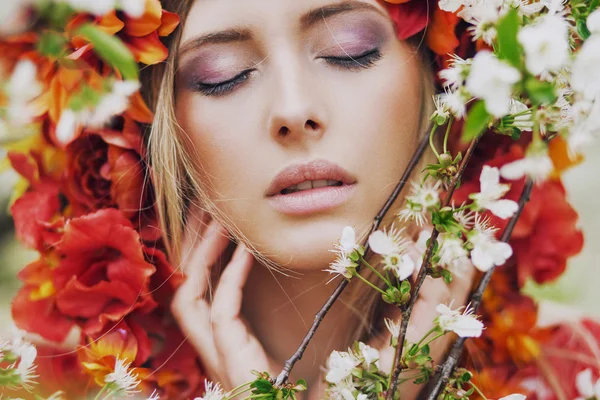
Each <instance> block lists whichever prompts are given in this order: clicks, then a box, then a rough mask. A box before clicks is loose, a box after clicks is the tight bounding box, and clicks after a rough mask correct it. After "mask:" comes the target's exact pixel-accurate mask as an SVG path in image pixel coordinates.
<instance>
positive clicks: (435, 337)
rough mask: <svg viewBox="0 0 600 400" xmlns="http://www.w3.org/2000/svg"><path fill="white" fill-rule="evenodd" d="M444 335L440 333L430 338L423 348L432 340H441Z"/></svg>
mask: <svg viewBox="0 0 600 400" xmlns="http://www.w3.org/2000/svg"><path fill="white" fill-rule="evenodd" d="M445 334H446V332H442V333H440V334H438V335H437V336H434V337H433V338H431V339H430V340H428V341H427V342H425V343H424V344H423V347H425V346H427V345H428V344H429V343H431V342H433V341H434V340H437V339H439V338H441V337H442V336H444V335H445Z"/></svg>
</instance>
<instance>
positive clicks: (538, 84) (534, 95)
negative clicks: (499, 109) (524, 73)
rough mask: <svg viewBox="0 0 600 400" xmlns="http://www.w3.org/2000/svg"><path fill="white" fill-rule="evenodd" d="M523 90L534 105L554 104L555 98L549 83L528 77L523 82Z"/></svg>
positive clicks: (551, 85) (552, 87) (552, 86)
mask: <svg viewBox="0 0 600 400" xmlns="http://www.w3.org/2000/svg"><path fill="white" fill-rule="evenodd" d="M525 90H526V91H527V94H528V95H529V98H530V99H531V102H532V103H533V104H534V105H542V104H546V105H547V104H554V102H556V99H557V96H556V92H555V90H554V85H553V84H552V83H550V82H544V81H540V80H539V79H537V78H535V77H533V76H530V77H529V78H527V80H526V81H525Z"/></svg>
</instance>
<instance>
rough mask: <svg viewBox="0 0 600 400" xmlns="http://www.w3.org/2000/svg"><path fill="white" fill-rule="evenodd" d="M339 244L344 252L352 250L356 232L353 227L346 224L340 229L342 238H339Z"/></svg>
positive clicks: (354, 245) (354, 244)
mask: <svg viewBox="0 0 600 400" xmlns="http://www.w3.org/2000/svg"><path fill="white" fill-rule="evenodd" d="M340 246H342V250H344V251H345V252H346V253H350V252H352V251H353V250H354V249H355V247H356V233H355V232H354V228H352V227H351V226H346V227H344V229H343V230H342V238H341V239H340Z"/></svg>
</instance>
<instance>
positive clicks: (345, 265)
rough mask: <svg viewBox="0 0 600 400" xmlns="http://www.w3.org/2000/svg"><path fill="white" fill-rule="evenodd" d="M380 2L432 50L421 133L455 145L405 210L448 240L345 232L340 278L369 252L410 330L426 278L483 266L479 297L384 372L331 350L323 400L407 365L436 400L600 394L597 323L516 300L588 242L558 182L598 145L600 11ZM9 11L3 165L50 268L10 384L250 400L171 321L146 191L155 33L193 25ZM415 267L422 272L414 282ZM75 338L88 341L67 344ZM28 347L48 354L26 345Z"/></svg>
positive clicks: (21, 298) (37, 7)
mask: <svg viewBox="0 0 600 400" xmlns="http://www.w3.org/2000/svg"><path fill="white" fill-rule="evenodd" d="M386 1H387V3H386V6H387V7H388V9H389V12H390V15H391V16H392V18H393V19H394V21H395V22H396V29H397V34H398V37H399V38H400V39H403V40H404V39H409V38H411V37H415V36H417V35H420V37H421V38H422V40H423V43H426V45H427V47H428V49H429V50H430V52H431V55H432V57H433V59H434V64H435V66H436V72H437V73H436V78H437V84H438V88H439V91H438V94H437V95H435V96H434V103H435V106H436V109H435V112H434V113H433V115H432V118H431V120H432V125H433V129H432V131H431V134H430V136H429V138H428V139H432V138H433V136H435V135H438V134H440V132H441V133H442V134H443V135H444V140H443V149H438V148H436V145H435V144H434V141H433V140H431V148H432V150H433V152H434V153H435V155H436V157H437V162H436V163H435V164H430V165H429V166H428V167H427V168H426V169H425V171H424V174H425V178H424V179H423V180H422V181H419V182H418V183H414V184H413V192H412V193H411V194H410V195H409V196H407V198H406V205H405V206H404V208H402V210H401V211H400V213H399V215H398V218H400V219H401V220H404V221H408V220H411V221H414V222H416V223H418V224H419V223H421V224H422V223H423V222H424V221H426V220H428V221H430V222H431V223H432V224H433V226H434V230H433V232H430V233H429V234H428V235H427V237H425V238H424V241H423V242H422V243H421V245H422V250H423V252H424V256H423V258H422V259H421V260H416V262H415V260H409V259H407V258H406V257H404V256H405V254H403V253H404V248H403V240H404V239H403V238H402V237H401V232H397V231H389V232H384V231H379V230H374V231H373V232H372V233H371V235H370V236H369V240H368V243H367V244H362V245H361V244H358V243H355V241H354V232H353V230H351V229H350V228H346V229H345V230H344V233H343V235H342V239H341V241H340V243H339V245H338V247H337V248H336V252H337V259H336V261H335V262H334V263H333V264H332V265H331V266H330V268H329V269H328V271H329V272H331V273H334V274H336V275H340V276H342V277H343V279H342V280H343V281H344V280H345V281H347V280H350V279H357V278H359V279H361V276H360V268H361V266H363V261H364V258H363V256H364V252H365V251H366V250H367V248H369V249H370V250H371V251H374V252H376V253H379V254H381V255H382V263H383V268H384V269H385V270H386V274H387V275H386V277H383V276H381V278H382V279H384V280H385V281H386V282H387V283H388V284H389V285H388V289H387V290H384V291H382V296H383V299H384V300H385V301H386V302H388V303H391V304H395V305H397V306H398V307H401V309H402V310H403V313H405V312H406V313H408V314H403V315H410V311H411V303H412V299H414V298H415V297H416V296H415V293H416V291H418V288H419V280H420V283H422V279H424V278H425V276H426V275H431V276H434V277H439V278H441V279H444V280H446V281H450V280H451V279H452V274H453V273H457V271H458V269H459V267H460V266H461V265H464V263H465V262H471V263H472V264H473V265H474V266H475V267H476V268H478V269H479V270H480V271H481V272H482V275H483V277H484V278H487V282H484V284H482V283H480V285H479V286H478V290H479V291H476V292H475V294H474V297H473V298H472V308H467V309H465V310H462V309H458V310H453V309H452V308H450V307H449V306H447V305H440V306H439V307H438V311H439V313H440V316H439V317H438V319H437V320H436V327H437V328H436V331H435V332H432V333H431V334H432V335H436V336H435V337H429V338H427V337H425V338H424V339H427V340H424V341H421V342H419V343H416V344H411V343H405V340H404V334H405V329H406V327H405V326H402V325H401V324H398V323H396V322H394V321H390V320H388V321H386V324H387V326H388V328H389V330H390V333H391V334H392V341H391V342H392V343H391V345H392V346H395V347H396V351H397V355H398V357H397V360H396V361H397V363H396V364H395V368H394V370H393V371H391V372H390V373H389V374H388V373H386V372H384V371H379V370H378V366H377V355H376V354H374V353H373V349H367V348H366V347H368V346H365V345H364V344H361V343H357V344H356V346H355V347H354V348H352V349H348V352H334V353H332V355H331V356H330V359H329V363H328V368H329V373H328V374H327V381H328V383H329V390H328V396H329V397H330V398H343V399H359V400H363V399H367V398H369V399H371V398H373V399H374V398H383V397H385V398H387V399H392V398H396V397H394V395H395V394H394V392H395V387H396V385H395V383H397V382H398V381H397V378H398V374H399V373H400V371H401V370H402V369H414V370H415V371H417V372H418V378H417V381H418V383H423V384H425V383H429V384H430V385H431V386H433V387H434V389H433V390H434V392H432V393H434V394H433V395H431V396H432V397H429V398H432V399H434V398H443V399H468V398H484V399H485V398H500V397H502V396H506V397H505V398H506V399H509V398H510V399H522V398H525V396H527V398H530V399H573V398H576V397H578V396H579V398H582V399H593V398H594V399H600V380H598V379H599V376H600V357H599V356H598V354H599V353H600V352H599V351H598V343H599V342H600V325H599V324H598V323H597V322H595V321H592V320H587V319H586V320H582V321H581V322H580V323H578V324H576V325H568V324H555V325H552V326H540V324H538V323H537V322H538V321H537V319H538V318H537V316H538V305H537V304H535V303H534V301H533V300H532V299H530V298H529V297H527V296H526V295H524V294H522V288H523V287H524V285H525V284H526V283H527V282H528V281H534V282H536V283H538V284H544V283H548V282H551V281H553V280H555V279H557V278H558V277H559V276H560V275H561V274H562V273H563V272H564V270H565V268H566V264H567V260H568V259H569V258H570V257H572V256H574V255H575V254H577V253H579V252H580V251H581V249H582V246H583V235H582V232H581V231H580V230H579V229H578V228H577V226H576V224H577V218H578V216H577V213H576V212H575V210H574V209H573V208H572V207H571V205H570V204H569V203H568V202H567V200H566V191H565V188H564V186H563V184H562V183H561V178H560V176H561V173H562V172H563V171H565V170H566V169H568V168H569V167H571V166H573V165H575V164H577V163H578V162H580V161H581V156H580V155H579V150H580V149H581V148H582V147H583V146H585V145H586V144H588V143H589V142H590V141H591V140H593V139H594V138H595V136H596V135H597V134H598V133H600V120H599V119H598V117H597V115H600V114H599V112H598V111H599V110H598V107H599V106H600V100H599V99H600V69H598V68H597V65H598V63H599V62H600V11H598V10H597V9H598V7H599V3H600V2H599V1H598V0H571V1H562V0H439V1H434V0H386ZM7 7H8V6H7ZM11 7H12V9H10V10H7V11H6V16H8V17H9V18H11V22H10V23H9V22H8V20H5V22H3V23H2V24H1V28H0V54H2V56H1V57H0V59H1V62H2V64H1V68H2V72H3V75H4V76H5V77H6V79H5V80H4V84H3V86H2V91H1V92H0V99H1V104H2V108H1V109H0V143H1V144H2V146H3V147H4V148H5V149H6V150H7V158H6V161H5V165H4V168H7V167H12V168H13V169H14V170H15V171H16V172H17V173H18V174H19V175H20V180H19V182H18V183H17V184H16V186H15V189H14V194H13V197H12V200H11V206H10V212H11V214H12V217H13V219H14V225H15V232H16V236H17V238H18V239H19V240H20V241H21V242H22V243H23V244H24V245H25V246H26V247H28V248H31V249H34V250H36V251H37V252H38V253H39V259H38V260H37V261H34V262H32V263H30V264H29V265H27V266H26V267H25V268H24V269H23V270H22V271H21V272H20V273H19V275H18V277H19V279H20V280H21V281H22V282H23V286H22V288H21V289H20V290H19V292H18V294H17V296H16V297H15V298H14V300H13V302H12V316H13V319H14V322H15V324H16V327H18V329H19V330H18V331H16V333H15V337H14V338H11V339H10V340H8V341H0V387H2V388H7V390H9V389H10V392H4V393H7V394H9V395H10V396H16V397H27V398H36V399H39V398H83V397H85V398H87V397H89V396H96V398H105V397H110V396H113V397H119V396H124V395H133V394H135V393H138V394H140V395H142V396H146V397H149V398H153V399H157V398H159V397H163V398H190V397H200V398H204V399H208V398H210V399H224V398H227V399H229V398H233V397H236V394H235V393H232V392H228V393H224V392H223V390H222V388H221V387H220V386H219V384H218V383H211V382H206V381H205V380H204V379H203V377H204V375H203V372H202V364H201V363H200V361H199V360H198V358H197V356H196V355H195V351H194V350H193V349H192V348H191V347H190V345H189V344H188V343H186V341H185V340H184V337H183V335H182V333H181V332H180V331H179V329H178V328H177V325H176V324H175V322H174V321H173V319H172V318H170V313H169V301H170V299H171V298H172V297H173V295H174V292H175V290H176V289H177V288H178V286H179V285H180V284H182V281H183V278H182V277H180V276H179V275H178V274H176V273H175V269H174V268H173V266H172V265H171V264H169V261H168V259H167V257H166V255H165V249H164V246H163V243H162V238H161V234H160V231H159V230H158V229H156V228H155V227H156V226H158V223H157V215H156V210H155V208H154V193H153V189H152V187H151V186H150V185H146V181H147V180H146V177H147V176H149V175H150V174H149V173H148V171H149V170H150V166H149V165H148V164H147V162H146V154H145V150H144V145H143V137H142V132H143V130H142V128H143V126H144V124H150V123H151V122H152V118H153V115H152V112H151V111H150V109H149V108H148V107H147V106H146V104H145V102H144V99H143V98H142V96H141V95H140V92H139V89H140V83H139V79H138V78H139V68H140V65H141V66H143V65H154V64H157V63H160V62H163V61H164V60H165V59H166V58H167V55H168V54H167V53H168V52H167V48H166V47H165V45H164V43H163V41H162V39H163V38H165V37H167V36H168V35H170V34H171V33H172V32H173V31H174V30H175V29H176V28H177V26H178V24H179V17H178V16H177V15H176V14H174V13H171V12H169V11H166V10H163V9H162V7H161V4H160V2H159V0H137V1H136V0H133V1H125V0H113V1H88V0H83V1H82V0H77V1H75V0H60V1H59V0H55V1H35V0H30V1H27V2H25V1H24V2H16V5H14V6H11ZM11 7H9V8H11ZM1 17H2V15H0V20H2V18H1ZM23 26H25V27H26V29H23V28H22V27H23ZM438 128H443V129H438ZM424 143H425V142H424ZM465 143H470V145H469V146H468V148H467V147H466V145H465ZM425 147H427V146H421V150H420V151H421V155H422V151H423V149H424V148H425ZM398 193H399V190H398V191H397V193H396V194H395V195H396V196H397V195H398ZM506 242H508V244H507V243H506ZM415 264H417V265H415ZM418 264H421V269H420V272H419V275H418V278H417V279H416V280H414V281H411V280H409V279H407V277H408V276H410V275H411V274H412V272H413V271H414V269H415V268H417V267H418ZM366 267H369V268H371V267H370V266H368V264H367V265H366ZM496 267H498V268H497V270H496ZM492 272H494V273H493V275H492ZM390 273H391V278H390V275H389V274H390ZM489 278H491V279H489ZM485 280H486V279H482V282H483V281H485ZM392 281H393V282H392ZM488 282H489V285H488ZM484 290H485V291H484ZM411 293H412V295H411ZM475 311H477V312H478V313H479V314H480V315H479V316H476V315H475V314H474V312H475ZM484 325H485V327H486V329H485V330H483V326H484ZM73 328H78V329H77V330H75V332H77V334H76V337H75V338H74V339H73V338H72V337H71V340H75V341H76V342H77V344H78V345H79V346H78V348H77V350H76V351H70V350H64V348H62V347H61V343H64V342H65V340H67V339H68V337H69V335H70V334H71V335H73V332H74V330H73ZM447 332H454V333H455V334H457V335H458V336H459V340H457V341H456V342H455V345H454V346H453V347H452V349H451V352H455V351H456V353H452V354H454V355H455V356H456V357H455V360H456V359H458V356H459V355H460V354H461V352H460V351H461V350H462V348H463V347H462V346H464V345H465V341H464V339H465V338H467V337H471V338H472V339H470V340H469V341H467V342H466V352H464V353H463V355H462V358H461V359H460V360H461V361H460V363H459V365H458V367H457V365H456V362H455V363H454V364H452V363H451V361H448V360H447V361H445V362H444V363H443V365H440V366H438V367H436V366H434V365H433V361H432V360H431V358H430V357H429V356H428V346H427V345H426V344H425V345H424V344H423V343H425V342H427V343H429V342H430V341H431V340H434V339H435V338H437V337H439V336H441V335H444V334H446V333H447ZM25 333H34V334H37V335H39V336H40V337H42V338H43V339H45V341H44V342H40V343H38V344H37V345H35V346H34V345H33V344H31V343H30V342H29V341H28V340H26V339H25V338H24V334H25ZM449 360H451V358H449ZM348 365H350V366H349V367H348ZM288 375H289V370H288V371H284V372H282V374H281V375H280V376H278V377H277V379H274V378H275V377H269V376H268V375H265V373H257V380H256V381H254V382H251V383H249V387H250V388H251V389H252V393H253V395H254V396H255V397H256V396H258V397H261V398H273V399H275V398H278V399H279V398H295V397H294V396H295V395H294V394H295V393H297V392H299V391H302V390H305V389H306V387H305V384H304V383H303V382H302V381H299V382H297V383H295V384H290V383H287V382H286V380H287V376H288ZM394 379H395V380H394ZM34 393H35V394H34ZM484 393H485V395H484ZM238 394H239V393H238ZM436 396H440V397H436ZM252 398H254V397H252Z"/></svg>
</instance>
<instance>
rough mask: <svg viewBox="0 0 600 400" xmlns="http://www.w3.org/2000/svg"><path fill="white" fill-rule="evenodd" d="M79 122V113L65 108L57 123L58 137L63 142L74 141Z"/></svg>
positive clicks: (64, 143)
mask: <svg viewBox="0 0 600 400" xmlns="http://www.w3.org/2000/svg"><path fill="white" fill-rule="evenodd" d="M77 123H78V122H77V114H76V113H75V112H74V111H73V110H71V109H68V108H67V109H66V110H63V112H62V113H61V115H60V119H59V121H58V124H57V125H56V138H57V139H58V141H59V142H60V143H61V144H63V145H67V144H69V143H71V142H72V141H73V139H74V138H75V130H76V129H77Z"/></svg>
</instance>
